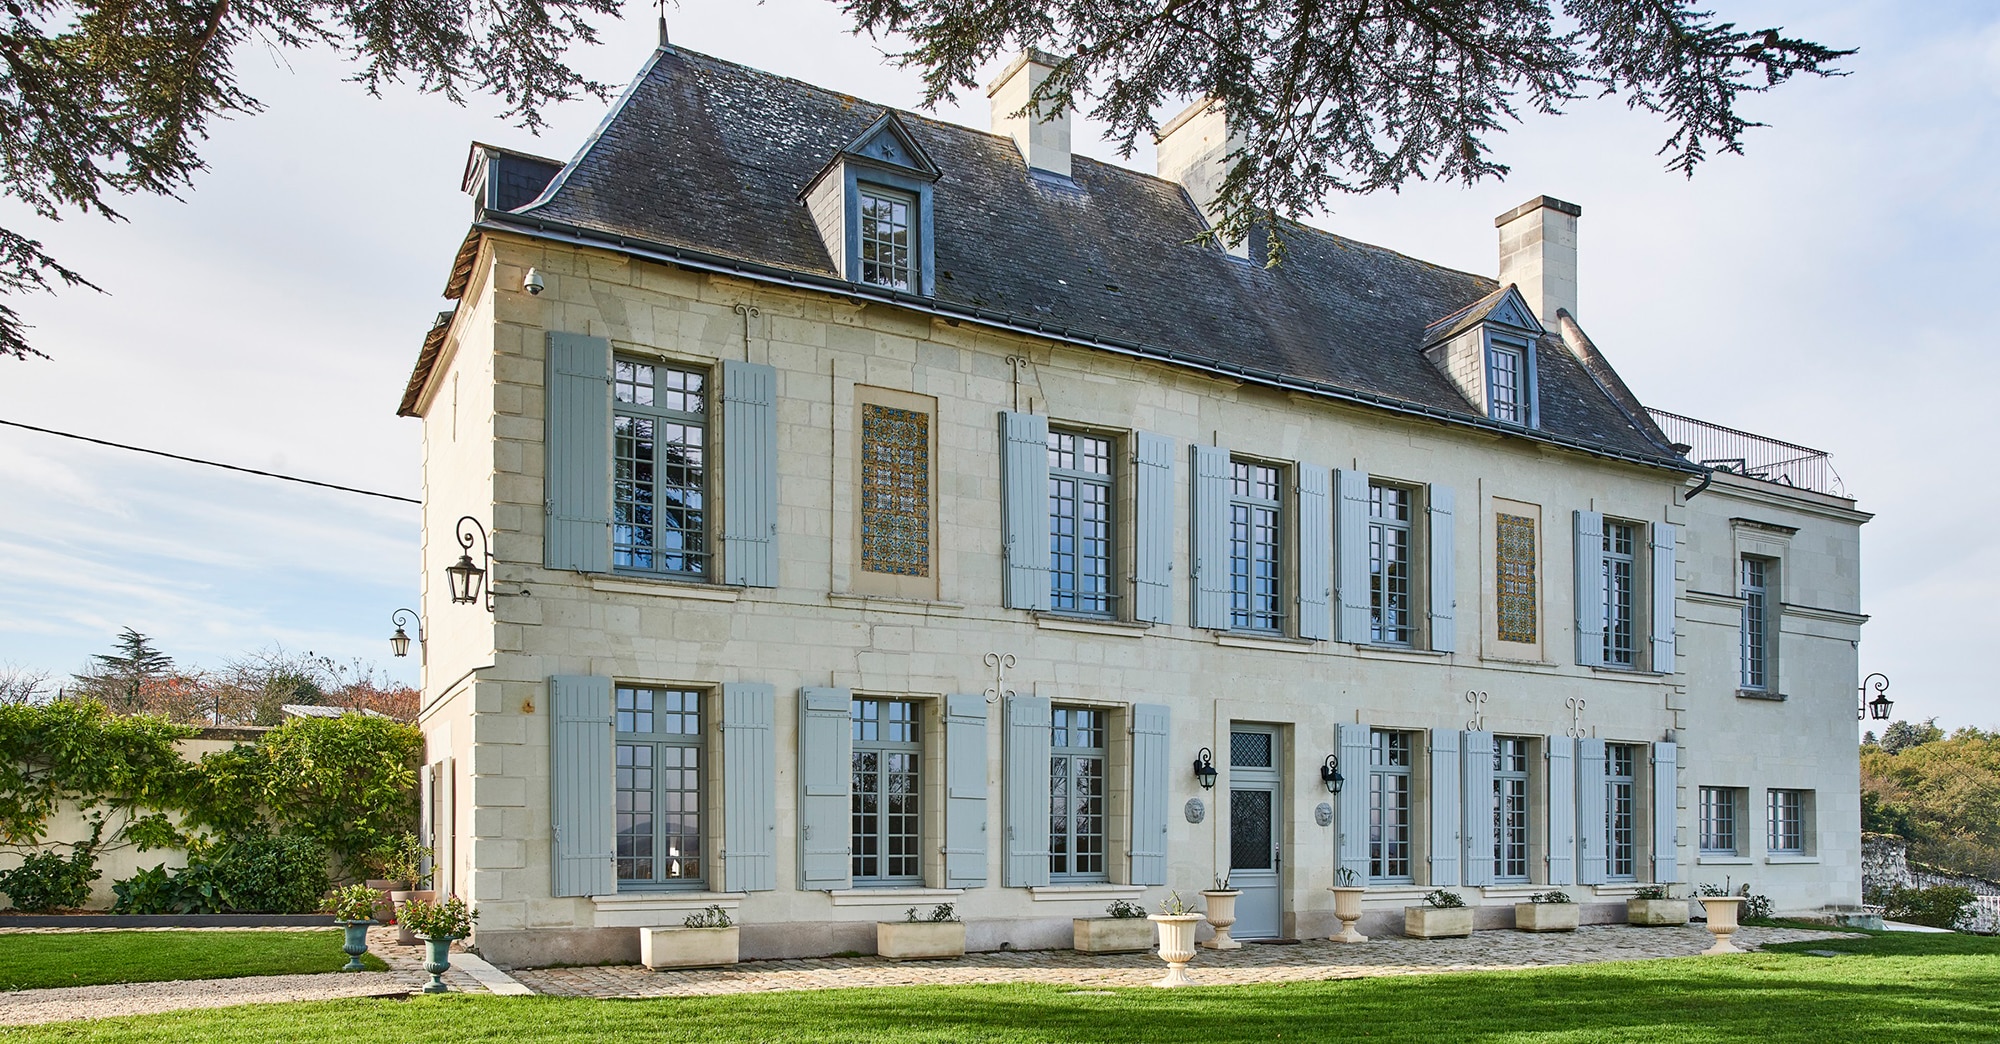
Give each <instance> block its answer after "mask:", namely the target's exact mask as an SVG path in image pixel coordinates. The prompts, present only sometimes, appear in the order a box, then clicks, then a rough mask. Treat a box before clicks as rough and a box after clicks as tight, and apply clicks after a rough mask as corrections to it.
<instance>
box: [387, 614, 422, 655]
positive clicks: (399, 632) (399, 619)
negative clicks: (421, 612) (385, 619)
mask: <svg viewBox="0 0 2000 1044" xmlns="http://www.w3.org/2000/svg"><path fill="white" fill-rule="evenodd" d="M405 616H407V617H409V618H410V622H411V623H414V624H416V625H417V650H418V651H419V652H422V651H423V649H424V618H423V617H421V616H418V615H417V611H416V610H415V609H398V610H396V611H395V612H393V613H390V614H389V622H390V623H392V624H395V625H396V633H395V634H392V635H390V636H389V651H390V652H392V653H395V654H396V655H397V656H398V657H403V656H408V655H410V632H408V631H405V630H403V618H404V617H405Z"/></svg>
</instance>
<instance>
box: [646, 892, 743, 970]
mask: <svg viewBox="0 0 2000 1044" xmlns="http://www.w3.org/2000/svg"><path fill="white" fill-rule="evenodd" d="M738 943H739V933H738V930H737V928H736V922H735V921H733V920H731V919H730V916H729V911H727V910H725V909H723V908H722V907H720V906H716V905H710V906H708V907H706V908H704V909H701V910H696V911H695V912H694V913H691V914H688V915H687V917H686V918H684V919H683V920H682V921H681V926H680V927H679V928H641V929H639V963H640V964H643V965H645V966H646V967H648V968H651V969H653V970H655V971H658V970H659V969H661V968H713V967H717V966H719V965H725V964H735V963H736V960H737V954H738V951H739V946H738Z"/></svg>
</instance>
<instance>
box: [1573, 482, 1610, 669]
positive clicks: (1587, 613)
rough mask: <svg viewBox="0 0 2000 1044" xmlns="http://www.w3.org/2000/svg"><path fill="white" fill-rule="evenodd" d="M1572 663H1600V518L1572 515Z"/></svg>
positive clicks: (1589, 514) (1590, 514) (1585, 513)
mask: <svg viewBox="0 0 2000 1044" xmlns="http://www.w3.org/2000/svg"><path fill="white" fill-rule="evenodd" d="M1576 662H1577V663H1579V664H1582V665H1583V666H1585V667H1599V666H1602V665H1603V664H1604V516H1603V515H1602V514H1600V513H1598V512H1596V511H1579V512H1577V513H1576Z"/></svg>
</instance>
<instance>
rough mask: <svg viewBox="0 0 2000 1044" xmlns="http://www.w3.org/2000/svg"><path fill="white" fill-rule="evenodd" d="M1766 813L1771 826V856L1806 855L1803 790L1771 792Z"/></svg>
mask: <svg viewBox="0 0 2000 1044" xmlns="http://www.w3.org/2000/svg"><path fill="white" fill-rule="evenodd" d="M1766 812H1767V813H1768V819H1769V822H1770V825H1771V836H1770V838H1769V841H1770V845H1769V848H1770V851H1771V854H1772V855H1804V854H1805V853H1806V792H1805V791H1803V790H1773V791H1771V792H1770V794H1769V797H1768V800H1767V808H1766Z"/></svg>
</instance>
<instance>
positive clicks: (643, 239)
mask: <svg viewBox="0 0 2000 1044" xmlns="http://www.w3.org/2000/svg"><path fill="white" fill-rule="evenodd" d="M888 111H890V110H888V109H887V108H885V107H883V106H880V105H876V104H873V103H870V102H866V101H862V100H860V99H857V98H854V97H850V96H848V95H843V94H838V93H835V92H833V91H829V90H825V89H823V88H820V87H815V86H812V85H810V84H806V83H802V82H800V81H797V80H792V79H788V78H785V77H781V76H776V75H772V74H770V73H765V72H760V71H758V70H754V69H750V68H747V67H744V66H741V65H737V64H734V63H731V62H726V61H722V60H720V59H716V58H712V57H709V56H706V55H702V54H698V53H695V52H692V51H687V50H684V49H662V50H661V51H659V52H656V54H655V55H654V57H653V60H652V61H651V62H650V63H649V64H648V66H647V67H646V69H645V70H644V71H643V72H642V73H641V74H640V76H639V78H638V79H637V80H635V81H634V82H633V84H632V85H631V86H630V87H629V88H628V89H627V92H626V94H625V96H624V97H623V98H622V99H621V100H620V102H619V103H618V105H617V107H616V108H614V109H613V111H612V112H611V113H610V114H609V115H608V116H607V117H606V118H605V121H604V123H603V124H602V126H601V127H600V128H599V130H598V132H597V134H596V135H595V136H594V137H593V139H592V140H591V141H590V142H588V143H586V144H585V146H584V147H583V149H582V150H581V151H580V152H579V153H578V154H577V157H576V158H575V159H574V160H572V161H571V162H570V163H569V165H568V166H567V167H565V168H564V170H563V171H562V173H561V174H559V175H558V176H557V178H556V180H555V181H554V182H553V183H551V185H550V186H549V188H548V189H546V190H545V191H544V192H543V194H542V196H541V198H540V199H539V200H537V201H536V202H534V203H531V204H529V205H527V206H525V207H522V208H520V209H519V210H517V211H515V212H514V213H511V214H503V213H494V212H490V211H489V212H488V213H487V216H486V217H487V220H488V221H489V222H491V223H493V224H496V225H503V226H508V225H515V226H520V227H524V228H527V229H536V228H540V229H543V230H546V229H547V227H548V226H551V225H553V226H556V227H560V228H563V229H568V230H575V231H578V232H581V233H582V234H584V235H585V236H587V237H590V238H604V239H612V240H626V241H634V242H637V243H644V244H655V245H658V246H661V247H665V248H671V249H673V250H675V251H688V252H694V253H697V254H700V255H703V256H705V257H712V258H723V259H732V260H735V261H741V262H747V263H750V264H753V265H757V266H762V267H766V268H770V269H776V270H781V271H788V272H796V273H800V274H802V275H805V276H809V277H818V279H819V280H821V281H828V282H831V281H837V280H838V276H837V274H836V271H835V268H834V265H833V259H832V258H831V257H830V256H829V255H828V253H827V249H826V247H825V245H824V244H823V242H822V241H821V239H820V236H819V233H818V231H817V230H816V229H815V227H814V225H813V222H812V219H811V217H810V215H809V214H808V212H807V209H806V207H805V206H804V205H803V204H802V203H801V202H800V201H799V194H800V192H801V190H803V189H804V188H805V186H806V185H807V184H808V183H809V182H810V181H811V180H812V179H813V177H814V176H815V175H816V174H818V173H819V172H820V171H821V170H822V169H823V168H824V167H825V165H826V164H827V162H828V161H829V160H830V159H831V158H833V156H834V155H835V154H836V153H837V152H838V151H839V150H840V149H842V148H843V147H845V146H847V145H848V144H850V143H851V142H853V141H854V140H855V138H856V137H858V136H859V135H861V134H862V133H863V132H864V131H866V130H867V129H868V128H869V126H870V125H871V124H873V123H874V122H875V121H876V120H877V119H879V118H880V117H881V116H882V115H883V114H884V113H885V112H888ZM897 115H898V116H899V117H900V119H901V120H902V122H903V126H904V127H905V128H906V129H907V130H908V131H909V133H910V134H911V136H912V137H913V138H914V139H915V140H916V141H917V142H918V144H920V145H921V146H922V148H923V149H924V150H925V151H926V152H927V153H928V155H929V157H930V158H931V159H932V161H934V162H935V163H936V165H937V167H938V168H939V169H940V170H941V172H942V176H941V177H940V178H939V179H938V181H937V182H936V185H935V187H934V189H933V199H934V213H935V228H934V239H935V244H936V246H935V251H936V272H937V278H936V294H935V302H936V304H937V305H938V306H939V307H940V308H941V309H947V310H961V311H965V312H973V313H983V314H998V315H1001V316H1004V317H1007V318H1008V319H1009V320H1010V321H1016V322H1018V323H1020V324H1023V325H1029V326H1039V327H1043V328H1050V327H1053V328H1058V329H1061V330H1063V331H1065V332H1066V333H1068V334H1069V335H1071V336H1072V337H1076V338H1082V339H1090V340H1101V341H1109V342H1115V343H1123V344H1136V345H1139V346H1143V347H1144V348H1145V349H1147V350H1149V351H1155V352H1158V353H1160V354H1163V355H1170V356H1180V357H1185V358H1188V359H1192V360H1202V361H1204V362H1212V363H1214V364H1217V365H1220V366H1223V367H1229V368H1240V369H1245V370H1250V371H1257V372H1261V373H1270V374H1277V375H1282V376H1283V377H1286V378H1291V379H1295V380H1299V381H1303V382H1313V383H1316V384H1320V385H1326V386H1331V387H1332V388H1334V389H1341V390H1345V391H1347V392H1352V393H1356V394H1358V395H1360V396H1364V397H1370V398H1373V399H1377V400H1388V401H1390V402H1393V403H1405V404H1409V405H1411V406H1414V407H1419V408H1421V409H1422V410H1423V411H1424V412H1427V413H1431V414H1432V415H1436V414H1437V413H1448V414H1452V415H1454V416H1455V417H1462V418H1463V419H1465V420H1466V421H1468V422H1473V423H1484V421H1483V419H1482V418H1478V417H1476V415H1475V413H1474V410H1473V408H1472V407H1471V406H1470V404H1468V403H1467V402H1466V400H1465V398H1464V397H1463V396H1461V395H1460V394H1459V392H1458V390H1457V389H1456V388H1454V387H1453V386H1452V385H1451V383H1450V382H1449V381H1447V380H1446V379H1445V377H1444V376H1443V375H1442V374H1441V373H1439V372H1438V371H1437V370H1436V369H1435V368H1434V367H1433V366H1432V365H1431V364H1430V363H1429V362H1428V361H1427V360H1426V359H1425V358H1424V357H1423V355H1422V354H1421V350H1422V347H1423V343H1424V340H1425V338H1424V334H1425V329H1426V327H1428V326H1430V325H1431V324H1434V323H1437V322H1438V321H1440V320H1442V319H1444V318H1446V317H1448V316H1451V315H1452V314H1453V313H1456V312H1460V311H1461V310H1464V309H1467V308H1468V307H1469V306H1471V305H1473V304H1475V303H1477V302H1480V301H1481V300H1482V299H1485V298H1490V297H1496V296H1497V292H1498V291H1500V290H1502V289H1504V288H1503V287H1501V286H1500V285H1499V284H1497V283H1496V282H1495V281H1494V280H1492V279H1489V278H1486V277H1484V276H1479V275H1473V274H1470V273H1466V272H1459V271H1455V270H1452V269H1449V268H1444V267H1442V266H1439V265H1433V264H1429V263H1426V262H1423V261H1419V260H1417V259H1415V258H1411V257H1407V256H1404V255H1402V254H1399V253H1396V252H1395V251H1392V250H1386V249H1384V248H1382V247H1377V246H1370V245H1368V244H1365V243H1359V242H1356V241H1354V240H1351V239H1346V238H1343V237H1341V236H1337V235H1333V234H1331V233H1328V232H1324V231H1320V230H1318V229H1312V228H1308V227H1305V226H1288V231H1287V233H1286V234H1287V250H1286V254H1285V257H1284V261H1283V264H1281V265H1279V266H1277V267H1275V268H1264V267H1261V266H1257V265H1251V264H1245V263H1243V262H1241V261H1239V260H1235V259H1232V258H1230V257H1228V256H1226V255H1225V254H1223V253H1222V252H1221V251H1219V250H1217V249H1215V248H1213V247H1211V246H1204V245H1197V244H1195V243H1194V242H1193V240H1194V239H1195V237H1196V236H1197V235H1198V234H1199V233H1201V232H1202V231H1203V230H1204V228H1205V225H1204V223H1203V220H1202V218H1201V215H1200V213H1199V211H1197V210H1196V209H1195V207H1194V206H1193V204H1192V203H1191V201H1190V200H1189V199H1188V197H1187V194H1186V193H1185V192H1184V191H1183V190H1182V189H1181V187H1180V186H1179V185H1178V184H1176V183H1174V182H1170V181H1165V180H1162V179H1160V178H1157V177H1154V176H1152V175H1148V174H1143V173H1139V172H1137V171H1133V170H1129V169H1127V168H1124V167H1119V166H1116V165H1113V164H1109V163H1103V162H1099V161H1096V160H1092V159H1088V158H1086V157H1082V156H1078V157H1076V158H1075V160H1074V164H1073V180H1072V181H1065V180H1063V179H1061V178H1058V177H1053V176H1048V175H1043V174H1030V172H1029V171H1028V169H1027V167H1026V165H1025V164H1024V162H1023V161H1022V159H1021V156H1020V154H1019V153H1018V152H1017V151H1016V150H1015V147H1014V145H1013V142H1012V141H1011V140H1010V139H1008V138H1007V137H1004V136H1000V135H994V134H989V133H986V132H983V131H976V130H971V129H969V128H966V127H961V126H957V125H954V124H949V123H944V122H941V121H938V120H934V119H930V118H928V117H925V116H922V115H920V114H916V113H911V112H907V111H898V113H897ZM1550 325H1551V326H1553V324H1552V323H1551V324H1550ZM1537 362H1538V368H1539V372H1540V376H1541V380H1542V387H1541V407H1542V427H1543V430H1544V431H1545V432H1546V433H1548V434H1550V435H1554V436H1557V437H1558V438H1560V439H1561V440H1563V441H1566V442H1573V443H1576V444H1579V445H1582V446H1585V447H1588V448H1595V449H1600V450H1602V451H1605V452H1608V453H1611V454H1614V455H1618V456H1621V457H1626V458H1628V459H1631V458H1639V459H1644V460H1650V461H1657V462H1660V463H1666V464H1669V466H1674V465H1678V466H1679V467H1680V468H1683V469H1685V468H1687V467H1688V466H1687V465H1686V464H1684V463H1680V462H1678V461H1675V460H1673V456H1672V453H1671V451H1670V450H1668V449H1666V448H1665V447H1664V445H1663V444H1661V443H1658V442H1655V441H1653V440H1652V439H1650V438H1648V436H1647V435H1646V433H1644V432H1643V431H1642V430H1641V429H1639V428H1637V427H1635V426H1634V424H1633V423H1632V422H1631V420H1630V419H1629V418H1628V417H1627V416H1626V415H1625V413H1624V411H1621V410H1620V409H1619V408H1618V407H1617V405H1616V404H1614V403H1613V402H1612V401H1611V399H1610V398H1609V397H1608V396H1607V394H1606V392H1605V391H1604V389H1602V388H1601V387H1600V386H1599V385H1598V383H1597V382H1596V381H1594V380H1593V379H1592V377H1591V375H1590V374H1589V373H1588V372H1586V370H1585V369H1584V368H1583V367H1582V366H1581V365H1579V363H1578V362H1577V360H1576V358H1575V357H1574V356H1572V355H1571V353H1570V352H1569V350H1568V349H1566V348H1565V347H1564V346H1563V343H1562V341H1561V340H1560V338H1559V337H1557V336H1556V335H1554V334H1550V335H1549V336H1547V337H1545V338H1543V340H1542V343H1541V345H1540V348H1539V352H1538V356H1537ZM405 403H406V405H411V404H413V402H412V400H411V399H407V398H406V400H405Z"/></svg>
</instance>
